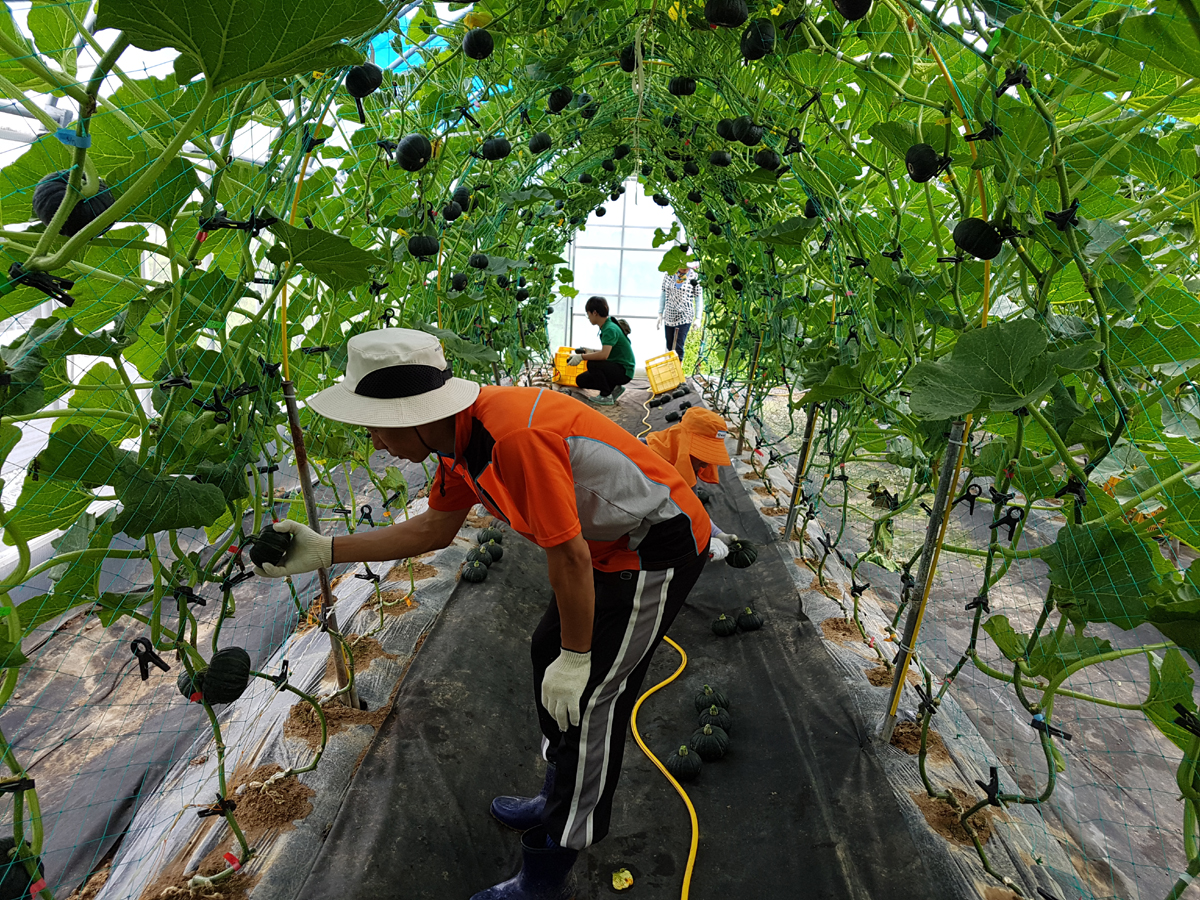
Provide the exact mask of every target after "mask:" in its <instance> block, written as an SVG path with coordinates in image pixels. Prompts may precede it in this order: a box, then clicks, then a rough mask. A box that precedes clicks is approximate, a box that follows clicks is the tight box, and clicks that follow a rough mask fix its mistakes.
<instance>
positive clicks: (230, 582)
mask: <svg viewBox="0 0 1200 900" xmlns="http://www.w3.org/2000/svg"><path fill="white" fill-rule="evenodd" d="M253 577H254V573H253V572H251V571H246V572H240V573H238V574H237V575H231V576H229V577H228V578H226V579H225V580H224V581H222V582H221V590H222V591H226V592H227V591H232V590H233V589H234V588H235V587H237V586H238V585H239V584H241V583H242V582H243V581H249V580H250V579H251V578H253Z"/></svg>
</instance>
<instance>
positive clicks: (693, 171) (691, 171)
mask: <svg viewBox="0 0 1200 900" xmlns="http://www.w3.org/2000/svg"><path fill="white" fill-rule="evenodd" d="M683 174H684V175H691V176H695V175H699V174H700V167H699V166H698V165H696V163H695V162H693V161H692V160H690V159H689V160H688V161H687V162H685V163H684V164H683Z"/></svg>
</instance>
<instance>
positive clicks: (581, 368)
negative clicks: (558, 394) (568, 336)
mask: <svg viewBox="0 0 1200 900" xmlns="http://www.w3.org/2000/svg"><path fill="white" fill-rule="evenodd" d="M574 352H575V348H574V347H559V348H558V352H557V353H555V354H554V375H553V376H552V377H551V379H550V380H551V381H552V382H554V383H555V384H563V385H568V386H570V387H575V379H576V378H577V377H578V376H579V374H580V373H581V372H586V371H587V363H585V362H581V363H580V364H579V365H577V366H572V365H568V364H567V360H568V359H570V357H571V354H572V353H574Z"/></svg>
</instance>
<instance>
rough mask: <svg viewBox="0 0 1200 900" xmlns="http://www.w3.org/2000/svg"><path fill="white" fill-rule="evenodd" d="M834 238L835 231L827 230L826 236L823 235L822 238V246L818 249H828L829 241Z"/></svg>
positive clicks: (823, 250) (820, 250)
mask: <svg viewBox="0 0 1200 900" xmlns="http://www.w3.org/2000/svg"><path fill="white" fill-rule="evenodd" d="M832 240H833V232H832V231H827V232H825V237H823V238H822V239H821V246H820V247H819V248H818V251H819V252H821V253H824V252H825V251H826V250H828V249H829V242H830V241H832Z"/></svg>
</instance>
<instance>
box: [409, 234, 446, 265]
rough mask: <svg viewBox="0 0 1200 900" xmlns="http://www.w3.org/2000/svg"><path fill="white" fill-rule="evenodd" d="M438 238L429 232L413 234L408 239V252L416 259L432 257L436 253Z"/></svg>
mask: <svg viewBox="0 0 1200 900" xmlns="http://www.w3.org/2000/svg"><path fill="white" fill-rule="evenodd" d="M438 247H439V244H438V239H437V238H435V237H434V236H433V235H430V234H414V235H413V236H412V237H410V238H409V239H408V252H409V253H411V254H412V255H413V256H415V257H416V258H417V259H432V258H433V257H435V256H437V253H438Z"/></svg>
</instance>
